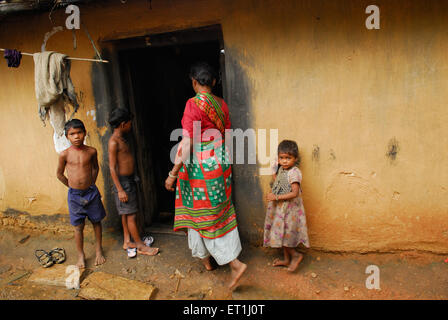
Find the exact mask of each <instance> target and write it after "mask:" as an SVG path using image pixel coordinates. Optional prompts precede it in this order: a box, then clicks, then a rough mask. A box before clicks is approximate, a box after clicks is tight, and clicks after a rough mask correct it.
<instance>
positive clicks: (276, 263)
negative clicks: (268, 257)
mask: <svg viewBox="0 0 448 320" xmlns="http://www.w3.org/2000/svg"><path fill="white" fill-rule="evenodd" d="M290 263H291V260H290V259H289V260H280V259H275V260H274V262H273V263H272V265H273V266H274V267H279V266H283V267H287V266H289V264H290Z"/></svg>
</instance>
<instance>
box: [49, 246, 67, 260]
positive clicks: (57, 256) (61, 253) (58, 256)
mask: <svg viewBox="0 0 448 320" xmlns="http://www.w3.org/2000/svg"><path fill="white" fill-rule="evenodd" d="M49 254H50V256H51V259H53V261H54V263H62V262H64V261H65V250H64V249H63V248H54V249H53V250H51V251H50V252H49Z"/></svg>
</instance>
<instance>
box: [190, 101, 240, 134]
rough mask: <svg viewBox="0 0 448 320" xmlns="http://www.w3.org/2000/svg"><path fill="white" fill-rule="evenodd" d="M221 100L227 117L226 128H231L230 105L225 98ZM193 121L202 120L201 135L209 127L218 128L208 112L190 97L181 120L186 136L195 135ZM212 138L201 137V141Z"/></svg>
mask: <svg viewBox="0 0 448 320" xmlns="http://www.w3.org/2000/svg"><path fill="white" fill-rule="evenodd" d="M219 102H221V103H222V105H221V108H222V111H223V112H224V116H225V119H226V123H225V128H226V129H230V127H231V124H230V118H229V107H228V106H227V103H226V102H225V101H224V100H222V99H219ZM193 121H200V122H201V137H202V134H203V133H204V131H206V130H207V129H217V128H216V126H215V125H214V124H213V122H212V121H211V120H210V118H209V117H208V116H207V114H206V113H205V112H204V111H202V110H200V109H199V108H198V106H197V105H196V103H195V102H194V101H193V98H191V99H188V101H187V104H186V105H185V110H184V116H183V117H182V122H181V123H182V129H183V136H184V137H185V136H188V137H191V138H192V137H193ZM210 138H211V137H210ZM210 138H206V139H201V141H210V140H211V139H210Z"/></svg>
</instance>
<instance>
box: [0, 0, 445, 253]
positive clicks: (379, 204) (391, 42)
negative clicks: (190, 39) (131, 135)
mask: <svg viewBox="0 0 448 320" xmlns="http://www.w3.org/2000/svg"><path fill="white" fill-rule="evenodd" d="M369 4H371V3H369V2H368V1H355V0H353V1H348V0H347V1H292V0H291V1H281V2H279V1H273V0H272V1H267V0H266V1H181V0H177V1H167V2H162V1H153V4H152V7H153V9H152V10H149V7H148V2H147V1H136V2H133V3H126V4H124V5H123V4H121V3H119V2H117V3H111V2H110V3H107V2H101V3H100V4H96V5H95V4H91V5H86V6H80V8H81V18H82V21H83V23H84V25H85V26H86V27H87V28H88V30H89V32H90V34H91V36H92V38H93V39H94V40H96V41H98V40H100V39H112V38H118V37H121V38H125V37H130V36H135V35H141V34H145V33H151V32H168V31H172V30H180V29H186V28H191V27H199V26H204V25H209V24H215V23H220V24H221V25H222V29H223V34H224V41H225V46H226V49H227V48H229V49H231V50H232V51H233V52H238V58H239V59H240V60H239V63H240V65H241V66H242V68H243V70H244V72H245V75H246V77H247V78H248V81H249V86H250V100H249V101H250V106H248V113H250V119H251V121H252V122H251V125H252V127H253V128H255V129H271V128H278V130H279V138H280V140H281V139H286V138H287V139H293V140H295V141H297V143H298V145H299V149H300V152H301V156H302V164H301V170H302V173H303V190H304V196H303V197H304V204H305V209H306V212H307V219H308V227H309V234H310V240H311V245H312V247H314V248H318V249H325V250H336V251H375V250H383V251H387V250H405V249H420V250H429V251H436V252H448V200H447V199H448V191H447V188H448V185H447V181H448V169H447V167H448V160H447V157H446V155H445V153H446V149H447V146H448V126H447V125H446V123H447V121H448V111H447V109H446V101H447V100H448V90H447V89H448V88H447V84H448V82H447V79H448V59H447V58H448V56H447V55H448V54H447V52H448V33H447V32H446V30H448V22H447V21H448V20H447V19H446V18H447V17H446V13H445V12H447V10H446V9H448V7H447V5H446V4H445V3H444V2H443V1H431V2H421V3H419V2H416V1H415V2H410V3H409V2H407V1H377V2H376V4H377V5H378V6H379V7H380V26H381V29H380V30H367V29H366V27H365V19H366V18H367V16H368V15H367V14H366V13H365V8H366V7H367V6H368V5H369ZM25 18H26V19H27V20H26V23H24V20H23V19H25ZM65 18H66V15H65V14H64V12H63V11H56V12H54V13H53V21H54V22H55V23H54V24H52V23H51V22H50V21H49V19H48V15H47V14H46V13H43V14H37V13H36V14H27V15H24V16H23V17H22V16H20V17H11V18H8V19H6V20H4V21H3V22H1V23H0V44H1V45H0V46H1V47H6V48H20V49H21V50H22V51H25V52H36V51H39V50H40V46H41V44H42V42H43V38H44V35H45V33H46V32H48V31H50V30H51V29H52V28H53V27H54V26H57V25H64V23H65ZM11 30H15V31H11ZM76 35H77V46H78V48H77V49H76V50H74V49H73V38H72V32H71V31H68V30H64V31H62V32H58V33H56V34H55V35H53V36H52V37H51V38H50V39H49V40H48V43H47V49H48V50H55V51H58V52H63V53H66V54H68V55H72V56H79V57H92V56H93V49H92V47H91V45H90V43H89V41H88V39H87V37H86V36H85V34H84V33H83V32H82V30H81V31H76ZM33 68H34V65H33V61H32V58H30V57H24V58H23V60H22V64H21V66H20V68H18V69H10V68H7V67H6V65H5V64H4V63H3V64H1V65H0V80H1V85H0V112H1V114H2V117H1V118H0V139H1V146H2V151H1V152H0V211H4V210H6V209H7V208H13V209H16V210H18V211H26V212H28V213H30V214H31V215H42V214H48V215H51V214H55V213H64V214H66V213H67V205H66V188H65V187H64V186H63V185H62V184H61V183H59V182H58V181H57V179H56V176H55V171H56V165H57V155H56V153H55V151H54V146H53V143H52V128H51V126H50V125H49V124H48V125H47V127H42V123H41V121H40V119H39V117H38V115H37V104H36V100H35V96H34V71H33ZM90 72H91V64H90V63H86V62H76V61H74V62H73V63H72V73H71V76H72V80H73V82H74V84H75V87H76V90H78V91H81V92H82V93H83V99H82V101H81V108H80V110H79V112H78V115H77V117H79V118H80V119H81V120H83V121H85V123H86V126H87V128H88V131H89V138H88V142H89V144H90V145H92V146H94V147H96V148H97V149H98V151H99V159H100V160H101V159H102V153H103V152H104V150H102V148H101V144H100V142H99V141H100V139H99V137H100V135H103V134H105V129H104V128H97V127H96V122H95V121H94V120H93V118H92V117H91V116H89V115H87V112H88V111H89V110H93V109H95V108H98V107H101V106H95V101H94V98H93V93H92V85H91V77H90V76H91V73H90ZM229 107H230V109H232V106H231V105H230V106H229ZM391 145H395V149H396V150H397V153H396V157H395V159H393V157H391V156H388V155H387V154H388V153H390V151H391V150H390V148H391ZM102 179H103V178H102V175H101V173H100V176H99V179H98V183H97V184H98V186H99V187H100V189H101V191H102V192H104V190H102V188H103V180H102ZM259 181H260V183H261V185H262V189H263V192H264V193H266V192H267V191H268V190H269V187H268V181H269V178H268V177H265V176H263V177H262V176H260V177H259ZM240 214H243V213H240ZM244 214H250V215H254V216H255V215H264V212H250V213H244ZM247 227H249V226H247ZM258 227H259V228H260V227H261V228H262V226H258Z"/></svg>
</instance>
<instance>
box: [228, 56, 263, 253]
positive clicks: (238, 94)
mask: <svg viewBox="0 0 448 320" xmlns="http://www.w3.org/2000/svg"><path fill="white" fill-rule="evenodd" d="M225 50H226V51H225V52H226V56H225V66H226V86H225V97H224V98H225V99H226V100H227V103H228V105H229V111H230V120H231V122H232V129H237V128H239V129H242V130H243V131H245V130H247V129H248V128H250V127H251V126H252V124H253V119H252V112H251V110H252V106H251V93H250V86H249V81H248V78H247V75H246V73H245V71H244V69H243V68H242V67H241V64H240V62H239V61H241V59H242V58H241V57H242V56H241V55H240V54H239V53H238V51H237V50H234V49H232V48H226V49H225ZM244 152H245V155H246V158H247V155H248V152H249V151H248V147H247V144H246V145H245V147H244ZM253 152H255V150H254V151H253ZM234 159H235V157H234ZM258 169H259V168H258V165H256V164H234V165H233V166H232V170H233V177H234V189H233V200H234V204H235V209H236V216H237V220H238V230H239V232H240V235H241V237H242V238H243V239H244V240H246V241H249V242H250V243H251V244H254V245H261V244H262V239H263V227H264V218H265V213H266V208H265V206H264V200H263V193H262V191H261V186H260V180H259V174H258Z"/></svg>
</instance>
